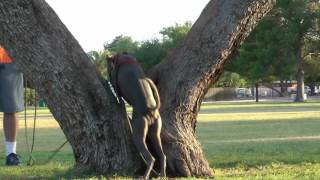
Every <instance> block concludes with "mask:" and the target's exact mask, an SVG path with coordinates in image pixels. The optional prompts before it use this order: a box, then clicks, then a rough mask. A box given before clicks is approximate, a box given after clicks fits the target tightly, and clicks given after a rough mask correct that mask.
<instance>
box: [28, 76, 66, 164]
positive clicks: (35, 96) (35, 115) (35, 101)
mask: <svg viewBox="0 0 320 180" xmlns="http://www.w3.org/2000/svg"><path fill="white" fill-rule="evenodd" d="M26 97H27V81H25V87H24V124H25V138H26V145H27V148H28V156H29V159H28V161H27V165H28V166H33V165H34V164H35V163H36V160H35V158H34V157H33V155H32V154H33V150H34V146H35V136H36V121H37V93H36V90H34V103H35V106H34V116H33V131H32V143H31V148H30V144H29V138H28V124H27V98H26ZM67 142H68V140H66V141H65V142H64V143H63V144H62V145H60V146H59V147H58V148H57V149H55V150H54V151H53V153H52V155H51V156H50V157H49V158H48V160H47V161H46V162H45V164H47V163H49V162H50V161H51V160H52V159H53V158H54V157H55V156H56V154H57V153H58V152H59V151H60V150H61V149H62V148H63V147H64V146H65V145H66V144H67Z"/></svg>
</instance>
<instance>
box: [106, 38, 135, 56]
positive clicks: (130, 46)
mask: <svg viewBox="0 0 320 180" xmlns="http://www.w3.org/2000/svg"><path fill="white" fill-rule="evenodd" d="M137 48H138V42H136V41H133V39H132V38H131V37H129V36H123V35H120V36H117V37H115V38H114V39H113V40H112V42H111V43H105V44H104V49H105V50H108V51H109V52H110V53H111V54H115V53H121V52H127V53H130V54H133V53H134V52H135V51H136V49H137Z"/></svg>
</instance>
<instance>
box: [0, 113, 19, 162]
mask: <svg viewBox="0 0 320 180" xmlns="http://www.w3.org/2000/svg"><path fill="white" fill-rule="evenodd" d="M18 125H19V123H18V120H17V118H16V113H4V116H3V130H4V135H5V140H6V144H5V146H6V155H7V156H8V155H9V154H11V153H14V154H16V140H17V131H18Z"/></svg>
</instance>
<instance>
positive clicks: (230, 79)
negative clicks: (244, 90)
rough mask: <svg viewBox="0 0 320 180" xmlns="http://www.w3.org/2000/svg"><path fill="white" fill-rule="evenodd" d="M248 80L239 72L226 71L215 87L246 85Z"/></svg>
mask: <svg viewBox="0 0 320 180" xmlns="http://www.w3.org/2000/svg"><path fill="white" fill-rule="evenodd" d="M246 86H247V82H246V80H245V79H243V78H242V77H241V76H240V75H239V74H238V73H234V72H230V71H224V72H223V74H222V75H221V77H220V78H219V80H218V81H217V82H216V83H215V84H214V87H235V88H238V87H246Z"/></svg>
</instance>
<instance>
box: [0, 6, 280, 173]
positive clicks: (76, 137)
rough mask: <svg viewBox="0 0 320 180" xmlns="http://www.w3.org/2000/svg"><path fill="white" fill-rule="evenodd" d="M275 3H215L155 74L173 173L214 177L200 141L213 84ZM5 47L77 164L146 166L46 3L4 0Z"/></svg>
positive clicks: (118, 109)
mask: <svg viewBox="0 0 320 180" xmlns="http://www.w3.org/2000/svg"><path fill="white" fill-rule="evenodd" d="M274 3H275V2H274V1H273V0H241V1H239V0H228V1H226V0H211V1H210V2H209V3H208V5H207V6H206V7H205V9H204V10H203V12H202V14H201V15H200V17H199V19H198V20H197V21H196V23H195V24H194V26H193V27H192V29H191V31H190V33H189V34H188V36H187V38H186V39H185V41H184V42H183V43H182V44H180V45H179V46H178V47H177V48H176V49H175V50H174V51H173V52H172V53H171V54H170V55H169V56H168V57H167V58H166V60H164V61H163V62H161V63H160V64H159V65H157V66H156V67H155V68H154V69H153V71H152V72H151V73H150V76H151V77H152V78H153V80H154V81H155V82H156V83H157V85H158V88H159V90H160V96H161V99H162V108H161V115H162V119H163V122H164V127H163V131H162V139H163V144H164V148H165V152H166V154H167V157H168V173H169V175H172V176H212V175H213V174H212V171H211V169H210V167H209V165H208V163H207V161H206V159H205V157H204V155H203V152H202V149H201V145H200V143H199V142H198V141H197V139H196V123H197V120H196V117H197V114H198V111H199V107H200V105H201V102H202V99H203V97H204V95H205V93H206V91H207V89H208V87H209V85H210V84H212V83H214V82H215V81H216V80H217V79H218V77H219V76H220V74H221V72H222V70H223V65H224V63H225V62H226V61H227V60H229V59H230V58H231V56H232V55H233V54H234V52H235V50H236V49H237V48H238V47H239V46H240V44H241V43H242V42H243V40H244V39H245V38H246V37H247V36H248V34H249V33H250V32H251V30H252V29H253V28H254V27H255V25H256V24H257V22H258V21H259V20H260V19H261V18H262V17H263V16H264V15H265V14H266V13H267V12H268V11H269V10H270V9H271V8H272V7H273V6H274ZM0 44H3V45H4V46H5V47H6V49H7V50H8V51H9V54H10V55H11V56H12V57H13V59H14V60H15V61H16V63H17V64H18V66H19V67H20V68H21V70H22V71H23V73H24V75H25V77H26V78H27V79H28V81H29V82H30V83H31V85H32V86H33V87H35V88H36V90H37V91H38V92H39V94H40V95H41V96H42V97H43V98H44V99H45V100H46V103H47V105H48V107H49V108H50V110H51V112H52V113H53V115H54V117H55V118H56V120H57V121H58V123H59V125H60V127H61V128H62V130H63V132H64V133H65V135H66V137H67V139H68V140H69V142H70V145H71V146H72V149H73V153H74V156H75V160H76V165H77V166H78V167H83V168H93V169H95V170H97V172H99V173H103V174H111V173H115V172H122V173H127V174H128V175H129V174H130V173H131V172H133V171H134V170H135V169H137V168H139V166H140V165H141V164H140V163H137V162H139V161H138V160H139V159H140V158H139V157H138V155H137V152H136V151H135V149H134V146H133V144H132V141H131V136H130V129H129V125H128V121H127V119H126V115H125V111H124V106H123V105H119V104H117V103H116V102H115V101H114V100H113V97H112V95H111V93H110V92H109V91H108V90H107V89H106V88H105V86H106V84H105V83H104V82H103V81H102V80H101V78H100V77H99V75H98V73H96V70H95V68H94V65H93V64H92V63H91V62H90V61H89V59H88V57H87V55H86V54H85V52H84V51H83V50H82V48H81V47H80V45H79V44H78V42H77V41H76V40H75V39H74V38H73V36H72V35H71V33H70V32H69V31H68V30H67V28H66V27H65V26H64V25H63V23H62V22H61V21H60V19H59V18H58V16H57V15H56V14H55V13H54V11H53V10H52V9H51V8H50V7H49V5H48V4H47V3H46V2H45V1H44V0H1V1H0Z"/></svg>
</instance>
